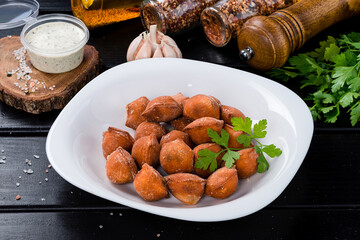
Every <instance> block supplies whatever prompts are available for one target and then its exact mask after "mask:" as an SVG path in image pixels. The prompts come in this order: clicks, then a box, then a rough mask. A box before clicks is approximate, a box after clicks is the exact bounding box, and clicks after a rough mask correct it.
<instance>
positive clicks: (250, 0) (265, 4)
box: [201, 0, 298, 47]
mask: <svg viewBox="0 0 360 240" xmlns="http://www.w3.org/2000/svg"><path fill="white" fill-rule="evenodd" d="M297 1H298V0H221V1H219V2H218V3H216V4H215V5H214V6H213V7H210V8H207V9H205V10H204V11H203V13H202V15H201V24H202V26H203V28H204V32H205V34H206V37H207V39H208V40H209V41H210V42H211V43H212V44H213V45H215V46H217V47H223V46H225V45H226V44H227V43H228V42H229V41H230V39H231V37H233V38H235V37H236V36H237V35H238V33H239V31H240V30H241V27H242V26H243V25H244V23H245V22H246V21H247V20H248V19H249V18H251V17H254V16H258V15H270V14H271V13H273V12H275V11H276V10H278V9H281V8H285V7H287V6H289V5H291V4H292V3H294V2H297Z"/></svg>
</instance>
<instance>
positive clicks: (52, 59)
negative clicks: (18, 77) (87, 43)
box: [25, 22, 85, 73]
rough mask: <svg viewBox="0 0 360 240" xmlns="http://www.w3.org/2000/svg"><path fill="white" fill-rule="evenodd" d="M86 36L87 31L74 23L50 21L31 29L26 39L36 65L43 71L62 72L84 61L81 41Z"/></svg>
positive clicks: (32, 61)
mask: <svg viewBox="0 0 360 240" xmlns="http://www.w3.org/2000/svg"><path fill="white" fill-rule="evenodd" d="M84 37H85V32H84V31H83V30H82V29H81V28H79V27H78V26H76V25H74V24H71V23H68V22H48V23H44V24H41V25H39V26H37V27H35V28H33V29H31V30H30V31H29V32H28V33H27V34H26V36H25V41H26V42H27V43H28V44H29V45H30V47H29V49H28V52H29V55H30V58H31V63H32V64H33V65H34V67H36V68H37V69H39V70H40V71H43V72H48V73H61V72H67V71H70V70H72V69H74V68H76V67H77V66H79V65H80V63H81V62H82V59H83V55H84V46H82V45H80V43H81V40H82V39H84ZM33 47H34V48H33ZM37 49H39V51H37ZM72 49H73V51H71V50H72Z"/></svg>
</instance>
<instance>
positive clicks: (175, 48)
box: [162, 35, 182, 58]
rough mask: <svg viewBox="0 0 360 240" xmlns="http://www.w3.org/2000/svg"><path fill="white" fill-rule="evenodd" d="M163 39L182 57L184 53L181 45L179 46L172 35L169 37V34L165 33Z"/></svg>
mask: <svg viewBox="0 0 360 240" xmlns="http://www.w3.org/2000/svg"><path fill="white" fill-rule="evenodd" d="M162 41H163V42H165V43H166V44H167V45H169V46H171V47H172V48H173V49H174V51H175V52H176V55H177V57H178V58H182V53H181V51H180V49H179V47H178V46H177V44H176V42H175V41H174V39H172V38H171V37H169V36H167V35H164V36H163V37H162Z"/></svg>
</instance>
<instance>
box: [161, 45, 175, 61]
mask: <svg viewBox="0 0 360 240" xmlns="http://www.w3.org/2000/svg"><path fill="white" fill-rule="evenodd" d="M161 45H162V53H163V55H164V57H172V58H176V57H177V54H176V52H175V51H174V49H173V48H172V47H170V46H169V45H167V44H166V43H164V42H163V43H162V44H161Z"/></svg>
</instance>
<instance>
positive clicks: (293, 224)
mask: <svg viewBox="0 0 360 240" xmlns="http://www.w3.org/2000/svg"><path fill="white" fill-rule="evenodd" d="M359 220H360V210H359V209H346V210H328V209H326V210H288V209H287V210H283V211H278V210H273V209H264V210H263V211H260V212H257V213H255V214H253V215H250V216H247V217H244V218H240V219H235V220H231V221H225V222H215V223H199V222H188V221H181V220H174V219H169V218H164V217H159V216H155V215H152V214H147V213H142V212H139V211H137V210H131V209H127V210H121V211H117V210H116V211H94V212H34V213H5V214H1V215H0V236H1V237H2V239H9V240H10V239H29V240H30V239H36V240H37V239H359V237H360V231H359V225H358V221H359ZM40 236H41V237H40Z"/></svg>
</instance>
